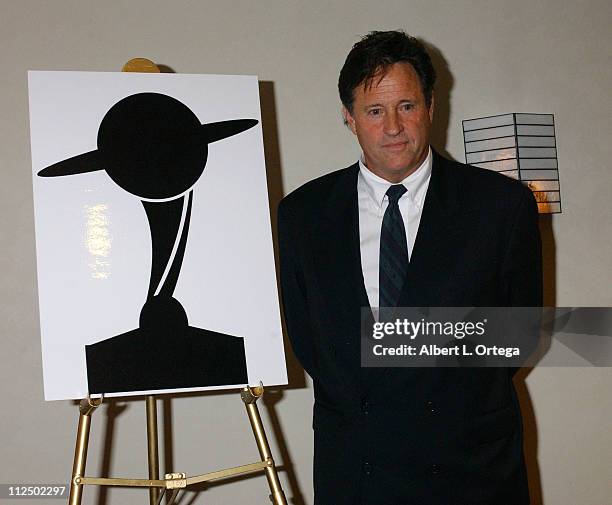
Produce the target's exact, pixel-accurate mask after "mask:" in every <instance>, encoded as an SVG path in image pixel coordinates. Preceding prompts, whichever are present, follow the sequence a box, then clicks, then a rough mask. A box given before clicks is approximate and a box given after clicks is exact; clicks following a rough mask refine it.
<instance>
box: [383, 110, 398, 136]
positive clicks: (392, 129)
mask: <svg viewBox="0 0 612 505" xmlns="http://www.w3.org/2000/svg"><path fill="white" fill-rule="evenodd" d="M383 128H384V132H385V134H386V135H391V136H395V135H398V134H399V133H401V131H402V125H401V123H400V121H399V117H398V115H397V111H392V112H389V113H388V114H385V122H384V124H383Z"/></svg>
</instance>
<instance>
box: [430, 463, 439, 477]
mask: <svg viewBox="0 0 612 505" xmlns="http://www.w3.org/2000/svg"><path fill="white" fill-rule="evenodd" d="M439 473H440V467H439V466H438V465H436V464H435V463H434V464H433V465H431V474H432V475H438V474H439Z"/></svg>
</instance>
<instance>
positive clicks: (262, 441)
mask: <svg viewBox="0 0 612 505" xmlns="http://www.w3.org/2000/svg"><path fill="white" fill-rule="evenodd" d="M262 395H263V386H258V387H254V388H251V387H247V388H245V389H243V390H242V395H241V396H242V401H243V402H244V404H245V405H246V409H247V413H248V414H249V421H251V428H253V434H254V435H255V441H256V442H257V448H258V449H259V455H260V456H261V459H262V461H269V462H270V464H269V465H268V466H267V467H266V478H267V479H268V485H269V486H270V492H271V495H270V499H271V500H272V503H274V505H287V499H286V498H285V493H283V488H282V487H281V484H280V481H279V480H278V473H277V472H276V466H275V465H274V460H273V459H272V453H271V451H270V445H269V444H268V439H267V438H266V432H265V431H264V427H263V424H262V422H261V417H260V416H259V410H258V408H257V403H256V402H257V400H258V399H259V398H260V397H261V396H262Z"/></svg>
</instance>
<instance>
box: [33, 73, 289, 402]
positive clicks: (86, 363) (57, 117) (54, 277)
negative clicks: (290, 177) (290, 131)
mask: <svg viewBox="0 0 612 505" xmlns="http://www.w3.org/2000/svg"><path fill="white" fill-rule="evenodd" d="M28 77H29V94H30V131H31V147H32V177H33V188H34V206H35V222H36V248H37V264H38V290H39V304H40V327H41V340H42V357H43V375H44V389H45V399H47V400H58V399H77V398H83V397H85V396H86V395H87V394H88V393H92V394H93V393H105V394H106V395H107V396H124V395H135V394H148V393H152V392H155V393H163V392H173V391H198V390H207V389H220V388H229V387H240V386H244V385H245V384H246V383H249V384H258V383H259V382H260V381H262V382H263V383H264V384H265V385H277V384H286V382H287V376H286V368H285V360H284V353H283V341H282V334H281V324H280V315H279V303H278V295H277V286H276V273H275V266H274V254H273V247H272V235H271V229H270V214H269V204H268V196H267V187H266V173H265V164H264V154H263V144H262V134H261V119H260V109H259V95H258V83H257V78H256V77H255V76H225V75H177V74H144V73H143V74H140V73H120V72H118V73H100V72H29V76H28ZM237 120H242V121H237ZM206 151H207V155H206ZM77 156H80V157H78V158H75V157H77ZM196 158H197V163H194V160H195V159H196ZM177 177H178V178H179V179H180V181H181V182H180V183H178V184H175V182H176V180H177V179H176V178H177ZM153 244H155V247H153ZM86 346H88V347H87V348H86ZM86 349H87V351H86Z"/></svg>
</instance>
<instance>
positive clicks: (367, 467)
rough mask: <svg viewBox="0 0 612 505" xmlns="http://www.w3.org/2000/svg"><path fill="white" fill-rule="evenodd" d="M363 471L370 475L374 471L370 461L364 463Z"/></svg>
mask: <svg viewBox="0 0 612 505" xmlns="http://www.w3.org/2000/svg"><path fill="white" fill-rule="evenodd" d="M362 468H363V473H365V474H366V475H370V474H371V473H372V465H371V464H370V463H368V462H365V463H364V464H363V467H362Z"/></svg>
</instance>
